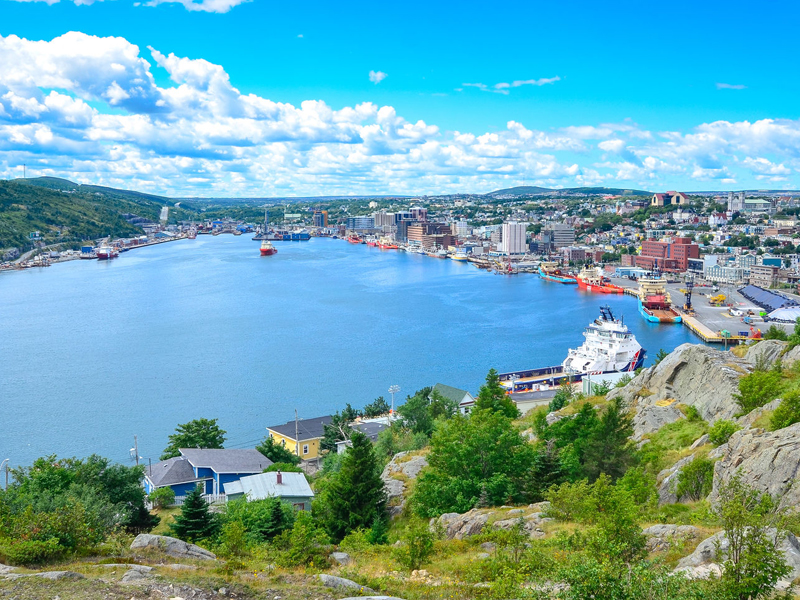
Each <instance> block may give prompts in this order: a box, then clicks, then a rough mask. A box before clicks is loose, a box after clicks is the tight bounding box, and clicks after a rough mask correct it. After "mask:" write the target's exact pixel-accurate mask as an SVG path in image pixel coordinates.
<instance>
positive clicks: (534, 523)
mask: <svg viewBox="0 0 800 600" xmlns="http://www.w3.org/2000/svg"><path fill="white" fill-rule="evenodd" d="M543 504H546V503H543ZM529 508H530V507H529ZM536 508H538V507H533V509H534V510H536ZM545 508H546V507H545ZM524 513H525V511H524V510H522V509H513V510H509V511H507V512H504V513H501V514H500V515H498V516H502V517H504V518H501V519H499V520H497V521H494V522H493V523H492V525H491V528H494V529H511V528H512V527H514V526H515V525H516V524H517V523H519V521H520V519H522V529H523V531H525V532H526V533H527V534H528V536H530V537H532V538H542V537H544V536H545V532H544V530H543V529H542V527H541V526H542V525H543V524H544V523H547V522H549V521H552V519H549V518H547V517H544V516H543V513H542V512H534V513H531V514H528V515H526V514H524ZM496 514H497V513H496V511H493V510H491V509H480V508H473V509H472V510H470V511H468V512H465V513H464V514H460V513H445V514H443V515H442V516H440V517H439V518H438V519H431V527H435V526H436V525H437V524H438V525H439V526H440V527H442V529H443V530H444V535H445V537H447V539H448V540H463V539H464V538H468V537H471V536H473V535H478V534H479V533H481V532H482V531H483V530H484V528H485V527H486V526H487V525H486V524H487V523H488V522H489V519H491V518H492V517H493V516H495V515H496Z"/></svg>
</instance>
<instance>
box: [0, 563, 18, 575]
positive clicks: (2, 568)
mask: <svg viewBox="0 0 800 600" xmlns="http://www.w3.org/2000/svg"><path fill="white" fill-rule="evenodd" d="M14 571H16V569H15V568H14V567H9V566H8V565H4V564H3V563H0V575H5V574H6V573H13V572H14Z"/></svg>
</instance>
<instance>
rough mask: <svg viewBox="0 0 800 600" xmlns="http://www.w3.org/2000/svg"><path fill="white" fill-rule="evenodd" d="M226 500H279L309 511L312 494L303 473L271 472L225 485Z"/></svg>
mask: <svg viewBox="0 0 800 600" xmlns="http://www.w3.org/2000/svg"><path fill="white" fill-rule="evenodd" d="M225 494H226V495H227V497H228V500H235V499H237V498H241V497H243V496H244V497H246V498H247V499H248V500H265V499H266V498H280V499H281V500H282V501H284V502H288V503H289V504H291V505H292V506H294V507H295V508H296V509H298V510H311V500H312V499H313V498H314V492H313V491H311V486H310V485H308V480H306V476H305V474H303V473H282V472H280V471H272V472H270V473H260V474H258V475H249V476H248V477H242V478H241V479H239V480H238V481H232V482H230V483H226V484H225Z"/></svg>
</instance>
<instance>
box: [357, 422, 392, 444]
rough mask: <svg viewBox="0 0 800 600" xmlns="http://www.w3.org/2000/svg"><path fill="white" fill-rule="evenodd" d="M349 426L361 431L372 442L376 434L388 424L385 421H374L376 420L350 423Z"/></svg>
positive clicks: (376, 436)
mask: <svg viewBox="0 0 800 600" xmlns="http://www.w3.org/2000/svg"><path fill="white" fill-rule="evenodd" d="M351 427H352V428H353V429H356V430H358V431H360V432H361V433H363V434H364V435H365V436H367V437H368V438H369V439H371V440H372V441H373V442H374V441H375V440H377V439H378V434H379V433H380V432H381V431H383V430H384V429H386V428H387V427H388V426H387V425H386V423H376V422H369V423H352V424H351Z"/></svg>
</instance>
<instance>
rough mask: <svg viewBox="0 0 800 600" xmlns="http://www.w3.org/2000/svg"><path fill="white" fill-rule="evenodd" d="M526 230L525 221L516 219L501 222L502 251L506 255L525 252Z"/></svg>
mask: <svg viewBox="0 0 800 600" xmlns="http://www.w3.org/2000/svg"><path fill="white" fill-rule="evenodd" d="M526 230H527V224H526V223H519V222H517V221H509V222H507V223H503V228H502V232H503V233H502V235H503V239H502V242H503V252H505V253H506V254H508V255H511V254H525V252H526V251H527V246H526V245H525V236H526Z"/></svg>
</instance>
